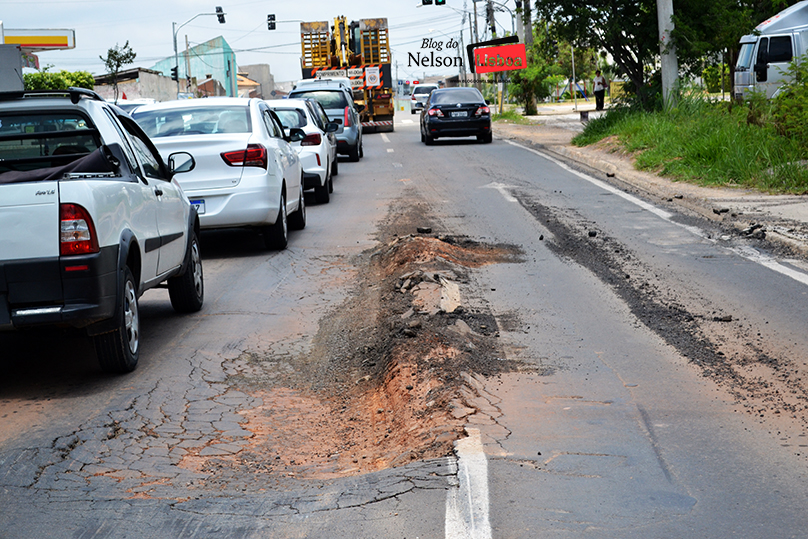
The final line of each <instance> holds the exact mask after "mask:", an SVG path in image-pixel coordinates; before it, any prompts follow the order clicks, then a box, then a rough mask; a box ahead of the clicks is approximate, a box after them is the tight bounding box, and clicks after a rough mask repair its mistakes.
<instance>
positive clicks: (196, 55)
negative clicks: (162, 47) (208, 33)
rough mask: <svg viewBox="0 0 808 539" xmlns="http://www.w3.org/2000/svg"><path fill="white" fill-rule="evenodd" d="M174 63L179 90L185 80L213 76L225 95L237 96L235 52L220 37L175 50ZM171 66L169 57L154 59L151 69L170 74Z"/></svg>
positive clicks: (172, 65) (210, 77) (182, 89)
mask: <svg viewBox="0 0 808 539" xmlns="http://www.w3.org/2000/svg"><path fill="white" fill-rule="evenodd" d="M177 64H178V66H177V67H178V68H179V69H178V71H177V73H178V75H179V79H180V92H185V91H186V83H185V81H187V80H188V79H189V78H190V79H194V78H195V79H196V80H197V81H202V80H205V79H213V80H216V81H218V82H219V83H220V84H221V85H222V87H223V88H224V90H225V94H226V95H228V96H230V97H236V96H238V66H237V65H236V54H235V53H234V52H233V49H231V48H230V45H228V44H227V42H226V41H225V40H224V38H223V37H222V36H219V37H216V38H213V39H211V40H210V41H206V42H205V43H202V44H200V45H196V46H194V47H191V48H190V49H188V51H187V52H186V51H185V50H184V49H183V50H179V51H177ZM174 65H175V59H174V57H173V56H171V57H168V58H166V59H164V60H161V61H159V62H157V63H156V64H154V65H153V66H152V68H151V69H153V70H154V71H162V73H163V75H165V76H167V77H170V76H171V68H172V67H174Z"/></svg>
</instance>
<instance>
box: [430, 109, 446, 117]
mask: <svg viewBox="0 0 808 539" xmlns="http://www.w3.org/2000/svg"><path fill="white" fill-rule="evenodd" d="M426 113H427V114H429V115H430V116H437V117H438V118H443V111H442V110H440V109H429V110H428V111H427V112H426Z"/></svg>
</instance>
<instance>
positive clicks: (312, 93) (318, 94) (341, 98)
mask: <svg viewBox="0 0 808 539" xmlns="http://www.w3.org/2000/svg"><path fill="white" fill-rule="evenodd" d="M289 97H290V98H294V99H304V98H306V97H310V98H312V99H314V100H316V101H317V102H318V103H320V104H321V105H322V106H323V108H324V109H344V108H345V107H347V106H348V99H347V98H346V97H345V93H344V92H343V91H342V90H307V91H303V92H293V93H291V94H289Z"/></svg>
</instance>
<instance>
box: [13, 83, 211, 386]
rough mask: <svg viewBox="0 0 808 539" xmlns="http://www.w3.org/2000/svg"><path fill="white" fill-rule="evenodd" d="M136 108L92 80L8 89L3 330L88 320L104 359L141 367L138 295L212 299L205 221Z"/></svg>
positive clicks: (176, 302)
mask: <svg viewBox="0 0 808 539" xmlns="http://www.w3.org/2000/svg"><path fill="white" fill-rule="evenodd" d="M194 166H195V161H194V158H193V157H192V156H191V155H190V154H188V153H187V152H177V153H174V154H172V155H171V156H169V157H168V164H166V163H165V162H164V161H163V159H162V157H161V156H160V153H159V152H158V151H157V149H156V148H155V147H154V145H153V144H152V142H151V141H150V140H149V138H148V136H146V134H145V133H144V132H143V131H142V130H141V129H140V127H138V125H137V124H136V123H135V122H134V120H132V119H131V118H130V117H129V116H128V115H127V114H126V113H125V112H123V111H122V110H121V109H118V108H117V107H114V106H112V105H110V104H108V103H106V102H105V101H104V100H103V99H101V98H100V97H99V96H98V95H97V94H95V93H94V92H91V91H89V90H82V89H76V88H70V89H69V90H65V91H37V92H14V93H0V331H21V330H29V329H35V328H38V327H43V326H60V327H73V328H80V329H81V330H83V331H85V332H86V333H87V335H88V336H89V337H90V338H91V339H92V340H93V341H94V344H95V349H96V352H97V355H98V360H99V363H100V365H101V368H102V369H103V370H105V371H108V372H130V371H132V370H134V369H135V367H136V366H137V362H138V357H139V351H140V346H139V344H140V318H139V312H138V298H139V297H140V296H141V295H142V294H143V292H145V291H146V290H148V289H150V288H154V287H157V286H167V287H168V291H169V296H170V299H171V304H172V306H173V307H174V309H175V310H177V311H179V312H194V311H198V310H200V309H201V308H202V302H203V299H204V286H203V279H202V263H201V258H200V255H199V242H198V239H197V238H198V232H199V220H198V218H197V216H196V212H195V211H194V210H193V209H192V207H191V205H190V203H189V201H188V198H187V197H186V196H185V194H184V193H183V192H182V189H181V188H180V186H179V184H178V183H177V182H176V181H175V180H173V176H174V174H176V173H181V172H187V171H189V170H192V169H193V168H194Z"/></svg>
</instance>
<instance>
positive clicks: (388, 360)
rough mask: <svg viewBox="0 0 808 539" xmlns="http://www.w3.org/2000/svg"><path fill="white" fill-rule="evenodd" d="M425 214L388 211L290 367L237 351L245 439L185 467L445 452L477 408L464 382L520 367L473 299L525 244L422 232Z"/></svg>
mask: <svg viewBox="0 0 808 539" xmlns="http://www.w3.org/2000/svg"><path fill="white" fill-rule="evenodd" d="M429 222H430V219H429V216H428V215H425V214H424V211H423V210H422V208H420V207H419V206H417V205H412V204H410V205H408V206H407V207H405V208H397V209H394V210H393V211H392V212H391V217H390V218H389V221H388V223H386V224H385V225H384V226H383V227H382V228H381V231H380V233H379V240H380V242H379V244H380V246H379V247H378V248H376V249H374V250H372V251H370V252H366V253H364V254H363V255H362V256H361V257H360V260H357V261H356V263H357V265H358V266H359V267H360V268H361V270H360V272H359V275H360V278H359V281H358V282H357V284H356V286H355V287H354V289H353V291H352V293H351V294H350V297H349V299H348V300H347V301H346V302H345V303H344V304H343V305H340V306H339V307H338V308H337V309H334V311H333V312H331V313H327V314H326V315H325V316H324V317H323V318H322V321H321V325H320V331H319V333H318V335H317V336H316V337H315V338H314V346H313V349H312V351H311V352H310V353H309V354H304V355H302V356H301V357H298V358H295V359H293V360H291V361H293V362H294V369H280V368H278V363H277V362H276V361H274V360H273V358H272V357H267V356H262V355H260V354H254V353H250V354H243V355H242V357H241V358H239V359H238V360H236V362H235V363H236V365H235V366H236V368H238V370H239V372H240V374H239V375H238V376H235V377H233V378H232V380H231V381H232V382H233V383H234V384H235V385H236V386H238V388H239V389H240V390H242V391H245V392H248V393H250V394H252V395H254V396H258V397H260V399H261V400H262V402H263V404H262V405H261V406H259V407H257V408H254V409H251V410H247V411H246V412H243V414H244V415H245V417H246V418H247V420H248V421H247V422H246V423H244V424H242V427H243V428H245V429H247V430H249V431H251V432H252V433H253V434H254V436H253V437H252V439H251V441H250V444H249V446H248V447H245V448H244V449H243V450H242V451H241V452H239V453H238V454H237V455H234V456H227V457H223V456H216V457H203V456H200V452H199V451H192V452H190V453H189V454H188V455H187V456H186V457H185V458H184V460H183V463H182V466H184V467H186V468H190V469H194V470H198V471H205V472H207V473H211V474H213V476H214V478H213V479H212V481H213V482H214V483H215V481H216V476H220V478H221V479H223V477H224V476H227V475H231V474H230V473H229V472H230V471H232V472H236V471H238V472H252V473H259V474H261V473H263V474H269V475H270V476H273V477H276V478H277V477H294V478H329V477H336V476H343V475H350V474H358V473H366V472H370V471H374V470H379V469H383V468H386V467H390V466H398V465H402V464H406V463H409V462H411V461H412V460H414V459H427V458H432V457H439V456H445V455H448V454H450V453H451V452H452V448H453V442H454V441H455V440H456V439H458V438H459V437H461V436H462V429H463V426H464V424H465V421H464V418H466V417H467V416H468V415H469V414H473V413H475V412H476V407H475V404H474V403H473V402H471V401H472V400H473V399H472V398H466V399H464V398H463V396H462V395H461V393H462V394H464V395H467V396H473V389H472V390H471V392H470V391H469V390H470V388H469V384H468V381H469V380H472V379H473V377H474V376H493V375H496V374H497V373H500V372H503V371H507V370H512V369H514V368H515V365H514V364H513V363H512V362H509V361H505V360H503V359H501V358H502V357H503V354H502V352H501V350H500V347H499V343H498V339H497V338H498V336H499V335H498V328H497V323H496V321H495V319H494V317H493V316H492V315H491V314H490V313H489V312H488V311H487V310H486V308H485V305H482V304H479V305H477V304H475V303H480V302H478V301H476V300H475V299H474V297H475V296H476V294H475V292H474V279H473V275H472V273H471V271H472V269H473V268H476V267H480V266H482V265H485V264H494V263H500V262H514V261H518V256H519V252H518V249H516V248H514V247H513V246H507V245H487V244H483V243H479V242H476V241H474V240H472V239H471V238H465V237H456V236H447V235H438V234H435V233H431V231H427V230H423V229H422V233H415V232H416V231H417V230H418V227H419V226H428V225H425V224H428V223H429ZM464 388H465V389H464ZM461 390H462V391H461ZM232 475H234V476H235V475H236V474H232ZM247 475H250V474H247ZM238 476H240V477H243V476H244V474H242V473H239V474H238Z"/></svg>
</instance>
